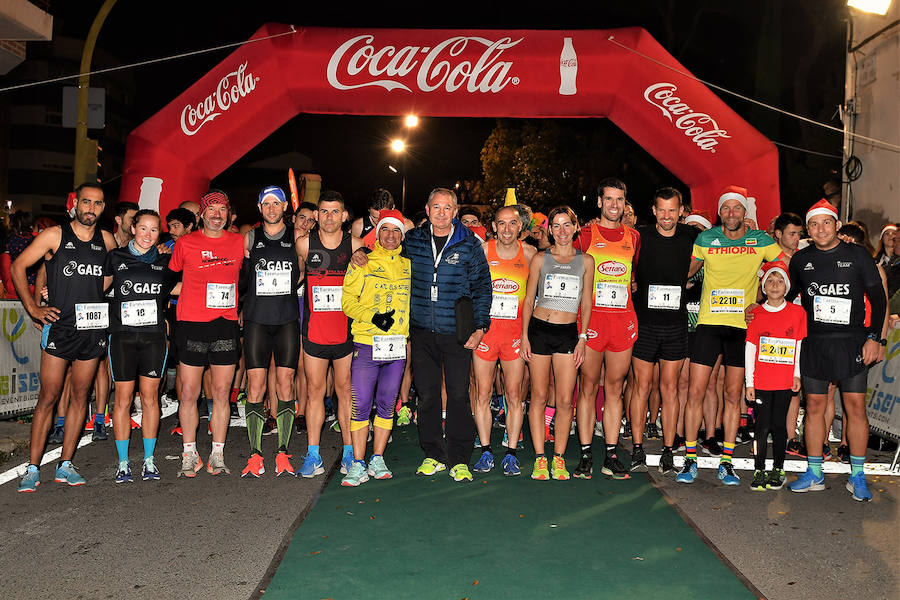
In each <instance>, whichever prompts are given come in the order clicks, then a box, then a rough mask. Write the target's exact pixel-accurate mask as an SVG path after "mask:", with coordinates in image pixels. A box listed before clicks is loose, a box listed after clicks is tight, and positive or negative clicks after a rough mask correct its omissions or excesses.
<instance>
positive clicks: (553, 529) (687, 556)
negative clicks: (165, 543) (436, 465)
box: [264, 426, 755, 600]
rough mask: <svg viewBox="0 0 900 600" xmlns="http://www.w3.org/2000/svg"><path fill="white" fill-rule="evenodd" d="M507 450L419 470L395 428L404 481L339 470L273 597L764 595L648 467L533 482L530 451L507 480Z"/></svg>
mask: <svg viewBox="0 0 900 600" xmlns="http://www.w3.org/2000/svg"><path fill="white" fill-rule="evenodd" d="M494 433H495V437H497V431H496V430H495V431H494ZM573 439H574V438H573ZM494 448H495V450H497V451H498V454H497V460H496V463H497V464H496V467H495V468H494V470H493V471H492V472H491V473H489V474H487V475H483V474H479V473H474V475H475V480H474V482H472V483H456V482H454V481H453V480H451V479H450V477H449V476H448V475H447V473H446V472H443V473H439V474H438V475H436V476H434V477H431V478H425V477H421V476H419V477H417V476H416V475H415V474H414V473H415V470H416V467H417V466H418V465H419V463H420V462H421V460H422V453H421V450H420V449H419V447H418V444H417V435H416V429H415V426H410V427H404V428H401V429H396V430H394V440H393V443H391V444H390V445H389V446H388V449H387V452H386V453H385V458H386V460H387V462H388V465H389V467H390V468H391V470H392V471H393V472H394V478H393V479H390V480H386V481H375V480H374V479H373V480H370V481H369V482H367V483H365V484H363V485H362V486H360V487H358V488H348V487H341V485H340V482H341V477H342V475H340V473H336V474H335V476H334V478H333V479H332V480H331V482H330V483H329V485H328V486H327V488H326V489H325V490H323V492H322V495H321V497H320V498H319V500H318V503H317V504H316V506H315V507H314V508H313V509H312V510H311V511H310V513H309V515H308V516H307V517H306V519H305V520H304V521H303V523H302V525H301V526H300V527H299V529H298V530H297V532H296V534H295V535H294V537H293V540H292V541H291V543H290V545H289V547H288V549H287V551H286V552H285V555H284V558H283V560H282V562H281V565H280V566H279V567H278V570H277V571H276V573H275V576H274V578H273V579H272V581H271V582H270V584H269V586H268V588H267V589H266V591H265V596H264V597H265V598H266V600H270V599H271V598H291V599H307V598H308V599H321V598H333V599H334V600H341V599H359V598H392V599H395V598H416V599H423V598H448V599H462V598H470V599H472V600H475V599H476V598H486V599H488V598H489V599H492V600H499V599H505V598H510V599H516V600H522V599H527V598H566V599H575V598H617V599H626V598H640V599H642V600H645V599H646V598H654V597H657V596H659V595H660V594H662V596H661V597H665V598H666V599H667V600H669V599H672V600H675V599H681V598H684V599H690V600H694V599H696V598H703V597H711V596H713V595H714V596H715V597H718V598H731V599H734V598H755V596H754V595H753V594H752V593H751V592H750V591H749V590H748V589H747V588H746V587H745V586H744V584H743V583H741V581H740V580H739V579H738V578H737V577H736V576H735V575H734V573H732V572H731V571H730V570H729V569H728V568H727V567H726V566H725V564H723V563H722V561H720V560H719V558H718V557H717V556H716V555H715V554H714V553H713V552H712V551H711V550H710V549H709V548H708V547H707V546H706V545H705V544H704V543H703V542H702V541H701V540H700V539H699V538H698V537H697V535H696V533H694V531H693V530H692V529H691V528H690V527H689V526H688V525H687V524H686V523H685V522H684V521H683V520H682V518H681V517H680V516H679V515H678V514H677V513H676V512H675V510H674V509H673V508H672V507H671V506H669V504H668V503H667V502H666V500H665V499H664V498H663V497H662V496H661V495H660V493H659V492H658V491H657V490H656V488H654V487H653V486H652V485H651V484H650V482H649V480H648V479H647V477H646V475H644V474H637V475H636V476H635V477H633V478H632V479H631V480H628V481H610V480H607V479H606V478H605V477H603V476H602V475H601V474H600V472H599V465H598V466H597V468H596V472H595V476H594V478H593V479H592V480H591V481H581V480H574V479H573V480H571V481H565V482H559V481H534V480H532V479H531V478H530V474H531V464H532V462H533V460H534V455H533V453H531V451H530V450H529V451H524V450H519V455H520V460H521V461H522V466H523V468H522V475H521V476H519V477H504V476H503V473H502V471H501V470H500V459H502V454H500V453H499V448H500V443H499V440H498V441H496V442H494ZM549 448H550V446H549V445H548V449H549ZM575 449H576V448H571V444H570V450H575ZM571 453H572V452H570V454H571ZM478 455H479V454H478V452H477V451H476V453H475V455H474V456H473V462H474V460H476V459H477V457H478ZM601 455H602V450H601ZM597 462H599V461H597ZM568 467H569V469H570V470H571V469H573V468H574V467H575V461H574V460H572V459H570V460H569V465H568Z"/></svg>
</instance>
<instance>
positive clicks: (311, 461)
mask: <svg viewBox="0 0 900 600" xmlns="http://www.w3.org/2000/svg"><path fill="white" fill-rule="evenodd" d="M324 473H325V464H324V463H323V462H322V457H321V456H319V455H318V454H310V453H309V452H307V453H306V456H304V457H303V466H302V467H300V475H301V476H302V477H306V478H307V479H310V478H312V477H315V476H316V475H322V474H324Z"/></svg>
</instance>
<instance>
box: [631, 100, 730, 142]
mask: <svg viewBox="0 0 900 600" xmlns="http://www.w3.org/2000/svg"><path fill="white" fill-rule="evenodd" d="M676 91H678V87H677V86H676V85H675V84H674V83H654V84H653V85H651V86H648V87H647V89H645V90H644V100H646V101H647V102H649V103H650V104H652V105H653V106H655V107H656V108H658V109H659V110H660V111H661V112H662V114H663V116H664V117H665V118H667V119H668V120H669V121H670V122H671V123H672V124H673V125H675V127H677V128H678V129H680V130H681V131H683V132H684V135H686V136H688V137H689V138H691V141H692V142H694V143H695V144H697V147H699V148H700V149H701V150H706V151H708V152H711V153H713V154H715V153H716V146H717V145H718V144H719V140H718V139H717V138H730V137H731V136H730V135H728V132H727V131H726V130H724V129H719V124H718V123H716V120H715V119H713V118H712V117H711V116H709V115H708V114H706V113H702V112H694V111H693V109H692V108H691V107H690V106H689V105H688V104H686V103H685V102H684V101H683V100H682V99H681V98H679V97H678V96H676V95H675V92H676Z"/></svg>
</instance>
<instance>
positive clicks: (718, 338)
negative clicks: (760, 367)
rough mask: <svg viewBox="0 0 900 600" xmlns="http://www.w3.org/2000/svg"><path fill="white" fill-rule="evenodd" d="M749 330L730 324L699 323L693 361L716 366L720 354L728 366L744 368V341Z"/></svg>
mask: <svg viewBox="0 0 900 600" xmlns="http://www.w3.org/2000/svg"><path fill="white" fill-rule="evenodd" d="M746 341H747V330H746V329H741V328H739V327H730V326H728V325H697V331H696V332H695V334H694V348H693V353H692V354H691V363H692V364H697V365H705V366H707V367H714V366H716V361H717V360H718V359H719V356H720V355H721V356H722V364H723V365H725V366H726V367H738V368H741V369H743V368H744V342H746Z"/></svg>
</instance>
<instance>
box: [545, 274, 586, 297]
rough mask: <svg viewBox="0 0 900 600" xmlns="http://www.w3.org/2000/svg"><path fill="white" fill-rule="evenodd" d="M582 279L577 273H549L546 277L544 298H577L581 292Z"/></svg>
mask: <svg viewBox="0 0 900 600" xmlns="http://www.w3.org/2000/svg"><path fill="white" fill-rule="evenodd" d="M580 283H581V279H580V278H579V277H577V276H575V275H563V274H561V273H547V276H546V278H545V279H544V298H556V299H559V300H577V299H578V296H579V295H580V294H581V289H580V288H581V286H580V285H579V284H580Z"/></svg>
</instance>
